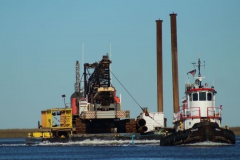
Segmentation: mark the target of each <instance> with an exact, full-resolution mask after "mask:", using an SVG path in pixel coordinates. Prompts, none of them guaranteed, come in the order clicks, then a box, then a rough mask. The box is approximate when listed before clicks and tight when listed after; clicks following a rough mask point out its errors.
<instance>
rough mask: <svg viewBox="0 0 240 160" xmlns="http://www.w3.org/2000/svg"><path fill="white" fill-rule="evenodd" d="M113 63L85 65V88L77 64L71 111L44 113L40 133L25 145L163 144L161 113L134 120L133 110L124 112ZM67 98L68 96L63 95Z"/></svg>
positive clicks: (52, 110) (57, 109)
mask: <svg viewBox="0 0 240 160" xmlns="http://www.w3.org/2000/svg"><path fill="white" fill-rule="evenodd" d="M110 64H111V60H110V59H109V57H108V55H104V56H103V57H102V60H101V61H99V62H95V63H91V64H90V63H85V64H84V73H83V76H84V82H83V84H84V87H83V88H81V87H80V72H79V71H80V65H79V62H78V61H76V65H75V68H76V83H75V92H74V93H73V94H72V96H71V108H70V107H67V106H65V108H51V109H47V110H43V111H41V123H40V122H39V123H38V130H37V131H36V132H33V133H29V134H28V137H27V138H26V144H28V145H31V144H38V143H41V142H45V141H47V142H69V141H83V140H86V139H90V140H93V139H103V140H131V139H132V138H134V139H136V140H160V138H161V137H163V136H164V135H163V134H162V132H160V129H161V128H163V127H164V115H163V113H162V112H155V113H154V112H149V111H148V110H147V108H144V109H143V108H142V109H143V111H142V113H140V115H139V116H138V117H137V118H136V119H134V118H130V110H122V105H121V98H119V97H118V96H117V91H116V89H115V87H114V86H113V85H112V84H111V77H110ZM64 96H65V95H64Z"/></svg>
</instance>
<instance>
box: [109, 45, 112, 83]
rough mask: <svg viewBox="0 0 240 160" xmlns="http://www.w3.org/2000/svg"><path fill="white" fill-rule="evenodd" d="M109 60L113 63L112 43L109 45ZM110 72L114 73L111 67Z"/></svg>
mask: <svg viewBox="0 0 240 160" xmlns="http://www.w3.org/2000/svg"><path fill="white" fill-rule="evenodd" d="M109 59H110V61H112V44H111V42H110V44H109ZM109 69H110V71H112V70H111V65H110V68H109ZM111 77H112V72H111V73H110V83H111V85H112V78H111Z"/></svg>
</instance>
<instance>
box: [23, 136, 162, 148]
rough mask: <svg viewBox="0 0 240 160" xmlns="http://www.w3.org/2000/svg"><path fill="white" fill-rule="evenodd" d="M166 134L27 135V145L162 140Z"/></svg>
mask: <svg viewBox="0 0 240 160" xmlns="http://www.w3.org/2000/svg"><path fill="white" fill-rule="evenodd" d="M163 137H164V135H161V134H148V135H141V134H138V133H134V134H130V133H120V134H111V133H109V134H106V133H105V134H76V135H72V136H69V137H65V138H42V137H40V138H37V137H27V138H26V139H25V144H26V145H37V144H40V143H43V142H49V143H68V142H81V141H84V140H96V139H97V140H105V141H113V140H116V141H120V140H158V141H159V140H161V138H163Z"/></svg>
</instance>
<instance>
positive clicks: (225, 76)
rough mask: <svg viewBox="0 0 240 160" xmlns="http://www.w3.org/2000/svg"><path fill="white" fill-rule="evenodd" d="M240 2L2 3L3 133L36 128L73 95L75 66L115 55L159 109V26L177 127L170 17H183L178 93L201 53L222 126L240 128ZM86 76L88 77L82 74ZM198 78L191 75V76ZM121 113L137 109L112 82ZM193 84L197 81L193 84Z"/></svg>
mask: <svg viewBox="0 0 240 160" xmlns="http://www.w3.org/2000/svg"><path fill="white" fill-rule="evenodd" d="M239 7H240V1H238V0H230V1H223V0H212V1H207V0H202V1H192V0H191V1H190V0H188V1H187V0H185V1H179V0H169V1H162V0H151V1H143V0H132V1H127V0H121V1H112V0H95V1H93V0H92V1H83V0H76V1H74V0H71V1H65V0H51V1H48V0H42V1H37V0H35V1H33V0H22V1H19V0H1V1H0V73H1V78H0V93H1V96H0V107H1V112H0V129H5V128H34V127H37V121H38V120H41V117H40V112H41V110H44V109H49V108H54V107H63V106H64V103H63V99H62V97H61V95H62V94H66V96H67V97H66V102H67V103H69V102H70V96H71V94H72V93H73V92H74V83H75V62H76V60H79V61H80V62H82V44H83V43H84V62H88V63H93V62H96V61H99V60H101V58H102V56H103V55H105V54H106V53H109V52H110V43H111V48H112V49H111V52H112V62H113V63H112V72H113V73H114V74H115V75H116V76H117V77H118V79H119V80H120V81H121V82H122V84H124V86H125V87H126V88H127V89H128V91H129V92H130V93H131V94H132V95H133V97H134V98H135V99H136V100H137V101H138V103H139V104H141V106H143V107H148V108H149V110H150V111H152V112H156V111H157V99H156V98H157V96H156V92H157V89H156V85H157V82H156V79H157V78H156V22H155V20H157V19H162V20H163V59H164V61H163V67H164V70H163V72H164V73H163V77H164V82H163V83H164V95H163V96H164V112H165V117H166V118H167V119H168V123H167V124H168V126H172V115H173V114H172V113H173V107H172V81H171V77H172V76H171V39H170V38H171V37H170V17H169V14H170V13H173V12H175V13H177V32H178V34H177V37H178V60H179V63H178V65H179V87H180V88H179V91H180V93H179V95H180V99H181V97H183V96H184V85H185V82H186V80H187V76H186V73H187V72H188V71H190V70H192V69H193V67H192V64H191V63H192V62H197V59H198V56H199V54H201V59H202V61H205V62H206V66H205V70H203V73H202V74H203V75H205V76H206V77H207V79H206V80H205V81H204V82H208V83H209V85H212V84H213V81H214V85H215V89H216V90H217V92H218V93H217V99H216V104H217V106H219V105H223V121H222V125H223V126H224V125H229V126H239V125H240V121H239V120H238V119H239V113H240V107H239V95H240V94H239V90H240V85H239V79H240V74H239V73H240V71H239V69H238V68H239V66H238V64H239V58H240V47H239V46H240V40H239V37H240V31H239V28H240V21H239V16H240V10H239ZM81 74H82V73H81ZM189 78H190V79H191V77H189ZM112 79H113V81H112V82H113V85H114V86H115V87H116V89H117V93H118V94H120V93H121V95H122V108H123V109H124V110H130V111H131V117H132V118H135V117H137V115H138V114H139V113H140V112H141V110H140V108H139V107H138V105H137V104H136V103H135V102H134V101H133V100H132V99H131V97H130V96H129V95H128V94H127V93H126V91H125V90H124V89H123V88H122V87H121V85H120V84H119V83H118V82H117V80H115V79H114V78H113V77H112ZM191 80H192V79H191Z"/></svg>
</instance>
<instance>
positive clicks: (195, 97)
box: [193, 93, 198, 101]
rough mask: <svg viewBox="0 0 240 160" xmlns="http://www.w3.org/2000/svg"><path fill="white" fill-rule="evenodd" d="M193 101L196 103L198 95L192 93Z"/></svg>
mask: <svg viewBox="0 0 240 160" xmlns="http://www.w3.org/2000/svg"><path fill="white" fill-rule="evenodd" d="M193 101H198V93H193Z"/></svg>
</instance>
